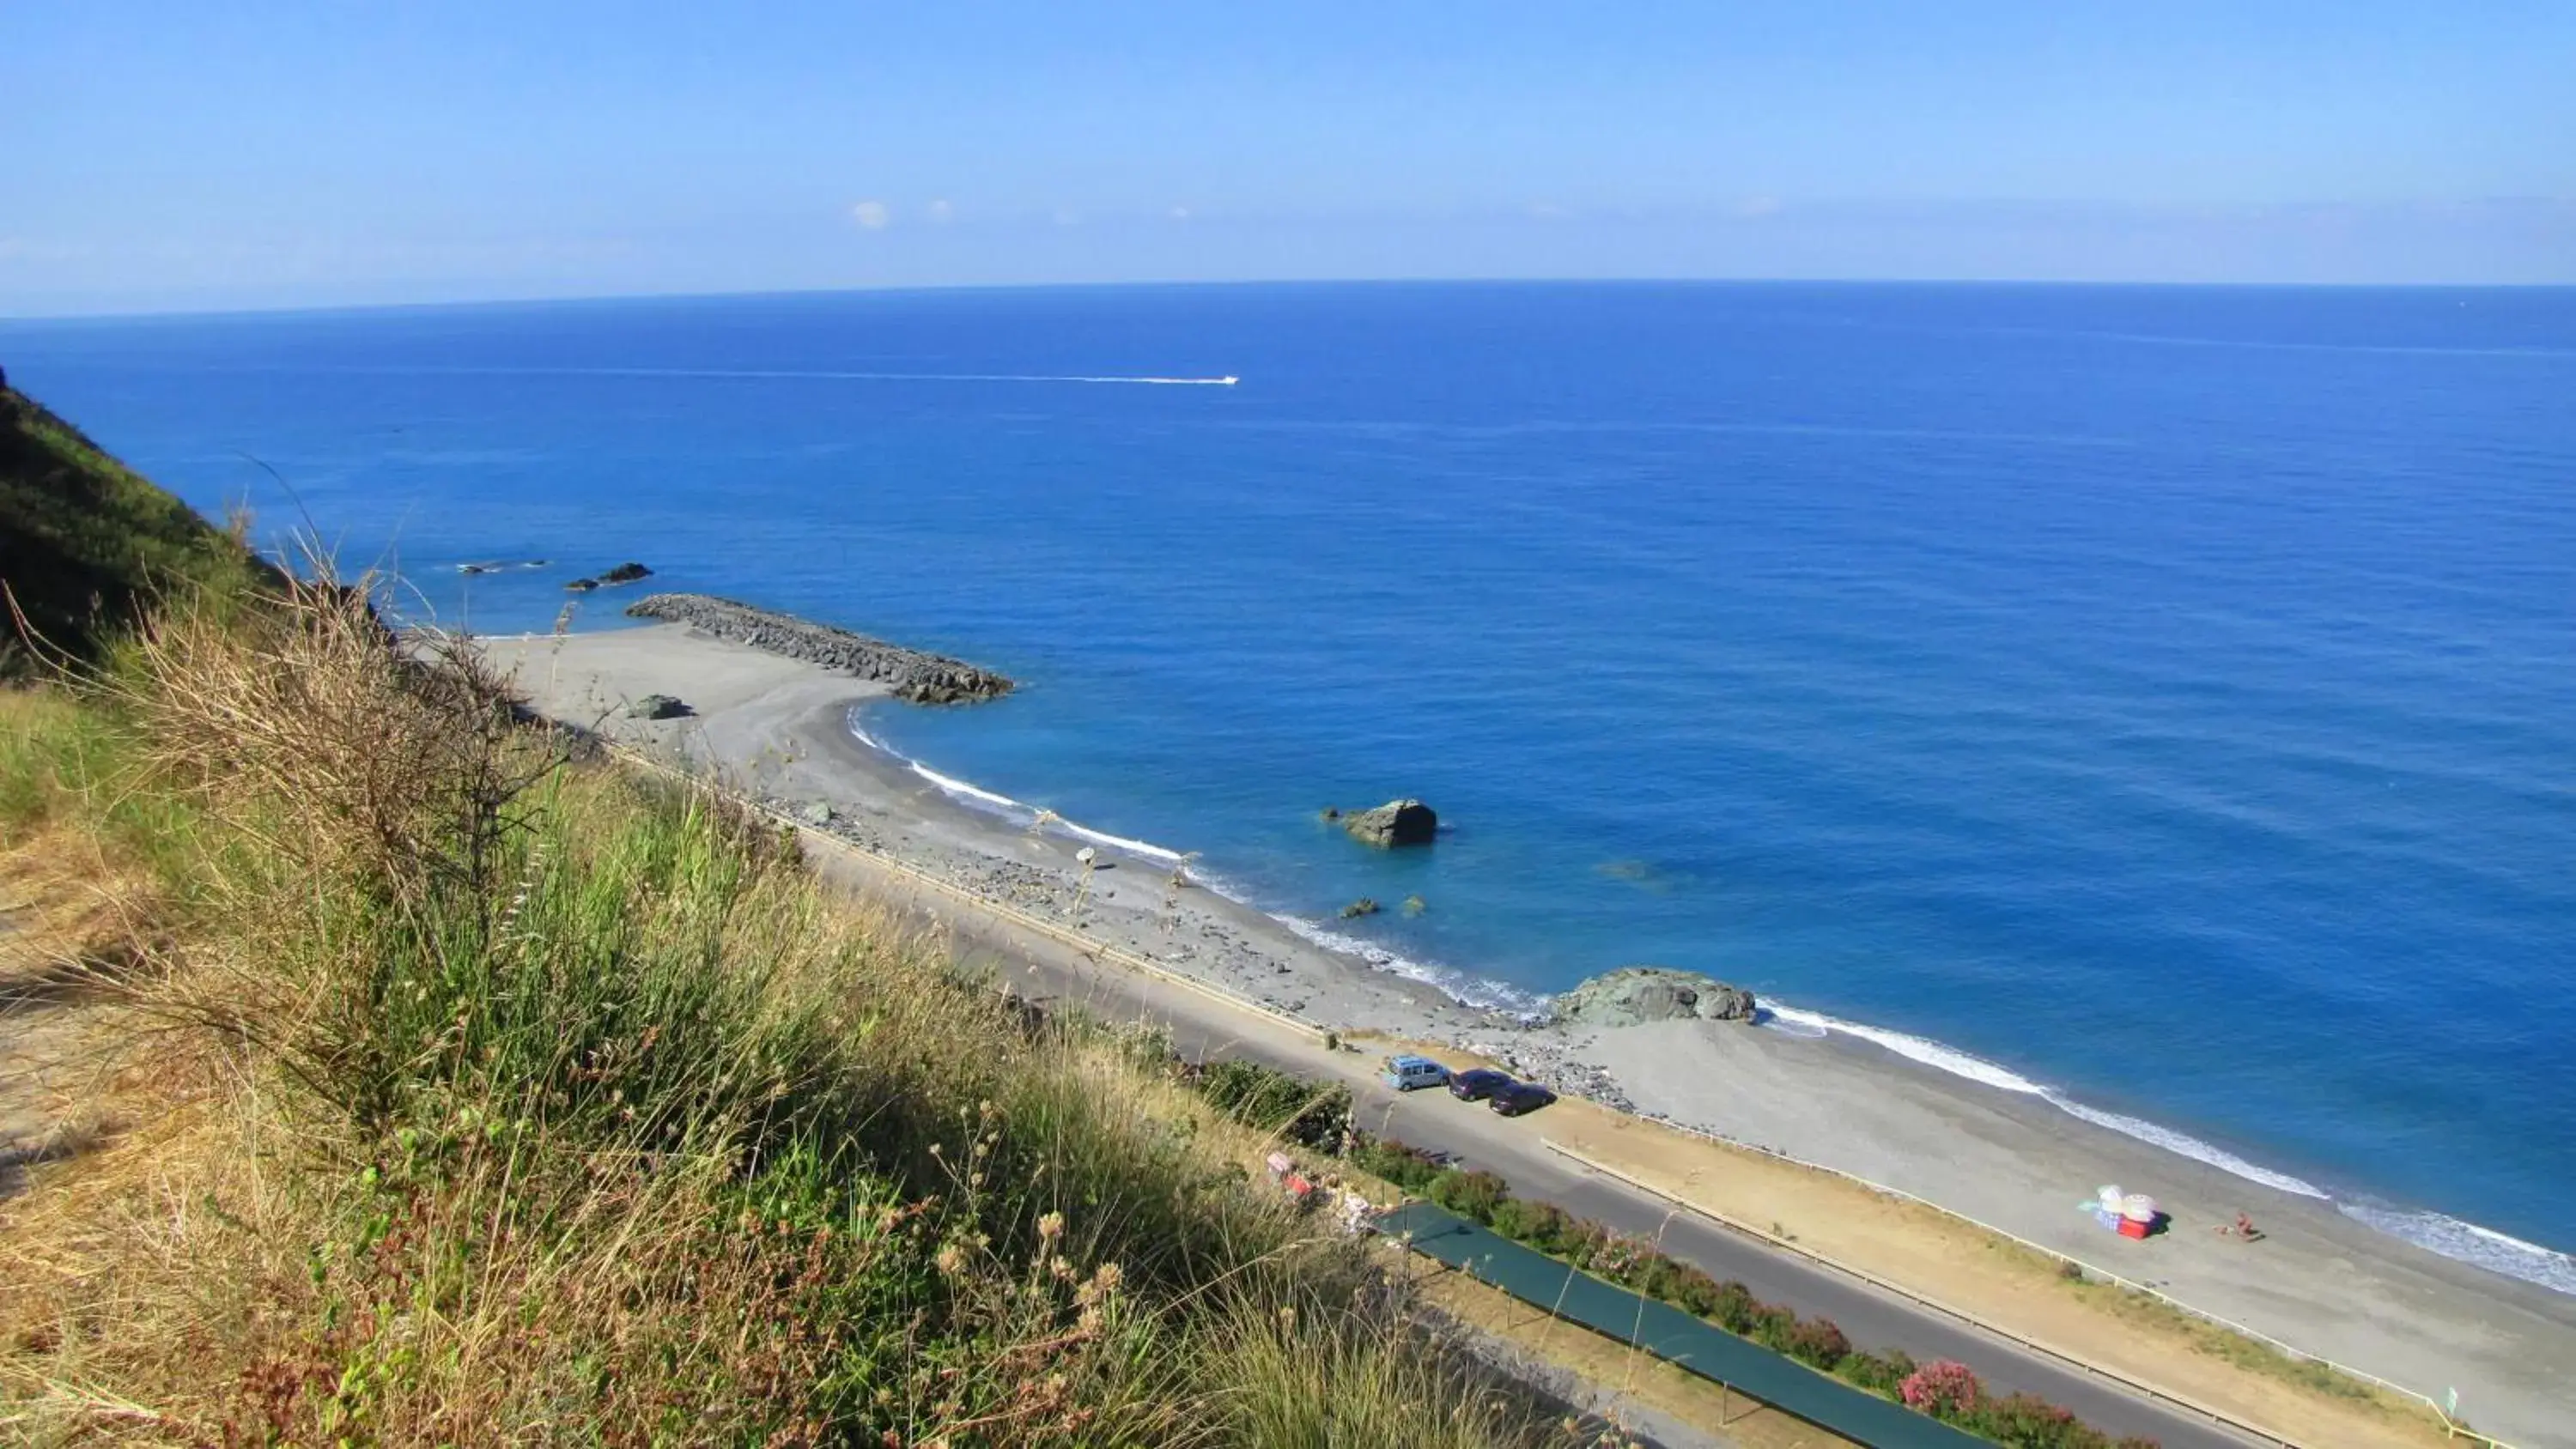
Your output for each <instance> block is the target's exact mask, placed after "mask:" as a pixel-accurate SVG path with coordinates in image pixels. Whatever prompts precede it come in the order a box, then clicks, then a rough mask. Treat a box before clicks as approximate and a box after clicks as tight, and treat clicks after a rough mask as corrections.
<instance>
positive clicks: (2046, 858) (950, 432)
mask: <svg viewBox="0 0 2576 1449" xmlns="http://www.w3.org/2000/svg"><path fill="white" fill-rule="evenodd" d="M0 364H5V365H6V366H7V367H8V369H9V371H10V376H11V378H12V380H13V381H15V382H17V383H19V384H20V385H21V386H24V387H26V388H27V389H28V390H30V391H32V392H34V393H36V394H38V395H39V396H42V397H44V398H46V399H47V400H48V401H50V402H52V403H54V404H55V405H56V406H57V407H58V408H60V409H62V410H63V411H65V412H66V413H68V414H70V415H71V416H73V417H75V418H76V419H78V420H79V421H80V422H82V423H83V424H84V425H86V426H87V427H88V428H89V429H90V430H91V431H92V432H93V433H94V434H95V435H96V436H97V437H98V438H99V440H100V441H101V442H103V443H105V444H106V445H108V446H110V447H111V448H114V449H116V450H118V451H120V452H122V453H123V454H124V455H126V456H127V457H128V458H129V459H131V460H132V461H133V462H134V463H136V464H137V466H139V467H141V468H143V469H144V470H146V471H147V472H149V473H151V474H152V475H153V476H155V477H156V478H159V479H161V480H163V481H165V482H168V483H170V484H171V485H172V486H174V487H176V488H178V489H179V490H180V491H181V492H182V493H183V494H185V495H186V496H188V497H189V498H190V499H191V500H192V501H195V502H197V503H199V504H200V505H202V506H206V507H209V508H212V507H218V506H220V505H222V504H223V503H225V502H226V501H228V500H231V499H233V498H235V497H238V496H247V497H248V498H249V499H250V500H251V501H252V502H253V503H254V504H255V505H256V506H257V507H258V509H259V510H260V513H261V516H262V517H263V519H264V520H266V522H267V523H269V524H271V525H278V524H284V523H287V522H290V521H292V520H293V519H295V518H296V517H297V516H298V510H299V509H300V510H301V512H302V513H303V514H305V515H309V516H310V517H311V518H312V519H313V520H314V522H315V523H316V524H317V525H318V526H319V527H321V528H322V529H323V531H324V532H325V533H326V534H327V535H329V536H330V537H331V538H332V539H333V540H334V541H335V542H337V543H338V545H339V546H340V549H341V551H342V553H343V556H344V557H347V558H352V559H357V560H365V559H370V558H377V557H383V558H385V559H387V560H390V561H396V562H398V563H399V564H400V565H401V566H402V567H403V568H404V569H405V570H406V571H407V573H408V576H409V577H410V578H411V579H412V580H413V582H414V583H415V585H416V587H417V588H418V590H419V594H418V597H417V599H416V600H415V606H416V607H425V608H430V609H434V610H436V611H437V612H438V613H440V614H441V615H442V616H443V617H445V618H447V619H448V620H449V621H451V622H454V621H458V620H466V621H470V622H471V623H472V624H474V625H476V626H478V627H483V628H487V629H492V630H519V629H529V628H543V627H546V626H547V625H548V624H550V623H551V622H552V620H553V618H554V616H555V613H556V611H557V610H558V609H559V608H560V607H561V606H562V605H563V603H564V601H565V598H566V595H565V594H564V593H563V592H562V588H561V584H562V581H563V579H564V578H566V577H569V576H570V575H571V574H572V573H574V572H588V571H593V570H596V569H598V568H601V567H605V566H606V565H608V564H611V563H614V562H616V561H618V560H620V559H624V558H628V557H633V558H639V559H643V560H645V561H647V562H649V563H651V564H653V565H654V566H655V567H656V569H657V570H659V571H660V577H659V578H658V579H657V580H656V583H657V584H658V585H667V586H670V587H675V588H692V589H706V590H709V591H713V592H720V593H726V594H732V595H735V596H739V597H742V598H746V599H750V600H753V601H755V602H759V603H763V604H768V605H773V606H777V607H781V608H787V609H792V610H796V611H799V612H804V613H808V614H812V615H814V616H816V617H818V618H824V619H828V620H831V621H833V622H837V623H842V624H847V625H850V626H853V627H857V628H861V629H865V630H869V631H872V632H877V633H881V634H884V635H887V636H889V637H892V638H897V639H901V640H904V641H906V642H910V643H918V644H923V645H928V646H932V647H937V648H943V649H947V650H950V651H953V652H955V653H958V654H961V655H963V656H965V657H967V658H970V659H974V660H976V661H977V662H980V663H987V664H992V665H995V666H997V667H1000V668H1002V669H1005V670H1007V671H1009V672H1010V673H1012V674H1014V675H1016V676H1018V677H1020V678H1022V679H1023V680H1025V681H1026V682H1027V684H1026V688H1025V689H1024V690H1023V691H1022V692H1021V693H1020V694H1018V695H1016V696H1014V697H1013V698H1011V699H1010V700H1008V701H1005V702H1003V703H1001V704H999V705H996V706H992V707H988V708H982V709H977V710H972V711H959V712H923V711H895V712H881V713H879V714H878V715H876V716H874V717H873V718H872V720H871V722H870V725H869V727H870V729H871V730H872V731H875V732H878V733H880V734H882V735H883V736H884V738H885V742H886V743H887V744H889V745H890V746H891V747H893V748H896V749H898V750H900V751H902V752H903V753H906V754H908V755H911V756H913V757H914V758H916V759H918V760H920V761H922V762H923V763H924V765H925V766H927V767H928V768H930V769H932V770H935V771H937V772H939V773H941V774H943V775H946V776H948V777H951V778H953V779H956V780H959V781H968V782H973V783H975V784H976V785H978V786H979V787H981V788H983V789H986V790H989V791H992V792H996V793H1000V794H1003V795H1007V796H1010V797H1013V798H1015V799H1018V800H1021V801H1025V802H1030V803H1032V804H1043V805H1046V806H1049V807H1051V808H1054V809H1056V810H1058V811H1060V812H1062V813H1063V814H1065V815H1067V816H1069V817H1071V818H1074V819H1076V820H1080V821H1082V822H1084V823H1085V824H1087V825H1089V826H1092V827H1094V828H1097V829H1099V830H1102V831H1106V832H1111V833H1114V834H1117V835H1120V836H1124V837H1131V838H1135V839H1139V840H1144V841H1151V842H1156V843H1159V844H1161V845H1164V846H1167V847H1170V848H1174V849H1185V850H1193V851H1199V852H1202V853H1203V854H1204V859H1205V862H1206V865H1207V868H1208V869H1210V870H1212V871H1213V872H1214V873H1215V874H1216V876H1218V877H1219V878H1221V879H1222V880H1223V881H1224V882H1225V883H1226V884H1227V886H1228V887H1229V888H1230V889H1233V890H1235V891H1237V892H1239V893H1241V894H1243V895H1245V896H1247V897H1248V898H1251V899H1253V900H1255V901H1257V902H1259V903H1261V904H1263V905H1264V906H1266V907H1268V908H1270V909H1273V910H1276V911H1278V912H1280V913H1282V914H1283V915H1286V916H1290V917H1293V918H1296V919H1298V920H1300V921H1301V922H1305V923H1308V924H1309V925H1310V926H1311V925H1313V924H1315V923H1319V922H1321V921H1322V920H1324V919H1325V918H1326V917H1328V916H1329V915H1330V913H1331V911H1332V909H1333V908H1334V907H1336V906H1338V905H1339V904H1340V903H1341V902H1343V901H1346V900H1348V899H1350V898H1352V897H1354V896H1358V895H1372V896H1375V897H1378V898H1379V899H1381V900H1390V901H1391V900H1398V899H1401V898H1402V897H1404V896H1406V895H1408V894H1414V893H1419V894H1421V895H1422V896H1423V897H1424V898H1425V899H1426V901H1428V902H1429V905H1430V909H1429V910H1427V911H1426V912H1425V913H1424V914H1423V915H1421V916H1420V917H1419V918H1418V919H1407V918H1404V917H1401V916H1399V915H1395V914H1393V913H1389V914H1387V915H1384V916H1380V917H1376V918H1372V919H1370V920H1368V921H1365V922H1361V923H1357V924H1356V925H1353V926H1351V927H1348V928H1347V929H1348V931H1349V933H1350V935H1351V936H1353V937H1355V938H1357V939H1358V940H1359V941H1360V942H1361V943H1363V944H1365V945H1367V946H1369V947H1371V948H1373V949H1376V950H1379V951H1382V952H1385V953H1388V954H1389V955H1390V957H1392V958H1394V960H1393V961H1392V962H1391V964H1394V965H1397V966H1400V967H1403V968H1404V969H1412V970H1417V971H1420V972H1422V973H1425V974H1430V975H1434V976H1435V977H1437V978H1439V979H1442V980H1444V981H1446V982H1448V983H1450V984H1451V985H1453V986H1454V987H1455V988H1456V989H1459V990H1461V991H1462V992H1467V993H1470V994H1475V995H1479V996H1482V997H1486V998H1489V999H1494V1000H1499V1001H1506V1002H1510V1001H1519V1000H1523V999H1526V998H1529V997H1532V996H1535V995H1538V994H1543V993H1545V992H1547V991H1550V990H1554V989H1559V988H1561V987H1563V986H1565V985H1568V984H1570V983H1571V982H1573V981H1574V980H1576V979H1578V978H1580V977H1582V976H1586V975H1590V974H1593V973H1595V972H1597V971H1600V970H1603V969H1607V968H1608V967H1611V966H1616V965H1621V964H1627V963H1633V962H1640V961H1654V962H1664V963H1669V964H1675V965H1685V966H1691V967H1697V968H1702V969H1706V970H1708V971H1711V972H1713V973H1715V974H1718V975H1721V976H1724V977H1727V978H1729V979H1732V980H1736V981H1739V982H1742V983H1744V984H1747V985H1750V986H1752V987H1754V988H1755V989H1756V990H1758V991H1761V992H1763V993H1765V994H1766V995H1767V996H1770V997H1773V998H1775V999H1777V1000H1779V1001H1781V1002H1783V1003H1785V1004H1786V1005H1787V1006H1788V1007H1789V1008H1790V1010H1789V1012H1788V1013H1787V1014H1788V1017H1789V1019H1791V1020H1793V1021H1794V1020H1802V1019H1803V1020H1809V1021H1818V1020H1838V1021H1841V1022H1844V1023H1866V1024H1868V1026H1869V1027H1870V1028H1872V1029H1875V1030H1876V1031H1878V1032H1879V1033H1880V1036H1881V1040H1882V1041H1883V1042H1884V1043H1885V1044H1888V1045H1890V1046H1891V1047H1893V1048H1895V1049H1899V1050H1903V1051H1906V1052H1908V1053H1909V1054H1912V1055H1915V1056H1917V1057H1918V1058H1921V1059H1926V1060H1929V1061H1932V1062H1933V1063H1934V1064H1935V1065H1940V1066H1944V1067H1946V1068H1948V1069H1950V1070H1954V1071H1958V1072H1961V1073H1963V1074H1966V1075H1970V1076H1974V1077H1977V1078H1979V1079H1981V1080H1984V1081H1987V1082H1988V1083H1989V1084H1990V1085H1995V1086H1998V1087H2000V1088H2003V1089H2007V1090H2043V1089H2044V1090H2047V1091H2049V1092H2050V1093H2051V1094H2052V1095H2053V1096H2054V1097H2056V1098H2057V1099H2058V1100H2060V1101H2061V1103H2062V1104H2064V1105H2068V1106H2069V1107H2070V1110H2078V1111H2080V1112H2084V1113H2089V1114H2091V1115H2093V1116H2095V1117H2096V1118H2097V1119H2102V1118H2112V1119H2116V1120H2114V1121H2113V1124H2112V1125H2119V1126H2122V1127H2123V1128H2124V1130H2131V1131H2136V1132H2140V1133H2142V1134H2146V1135H2161V1136H2162V1138H2163V1139H2164V1140H2167V1141H2168V1142H2169V1144H2170V1145H2174V1146H2176V1147H2177V1148H2178V1149H2181V1150H2187V1151H2191V1152H2194V1153H2195V1154H2196V1155H2201V1156H2209V1157H2225V1158H2227V1159H2229V1160H2230V1161H2233V1162H2234V1163H2235V1164H2236V1165H2237V1166H2238V1168H2239V1169H2240V1170H2244V1171H2248V1172H2249V1173H2259V1174H2261V1175H2263V1176H2265V1177H2267V1178H2268V1179H2269V1180H2273V1181H2275V1182H2276V1183H2280V1184H2285V1185H2293V1186H2294V1187H2299V1188H2306V1189H2309V1190H2314V1191H2319V1192H2325V1193H2331V1194H2333V1195H2334V1196H2335V1197H2336V1198H2337V1200H2338V1201H2339V1202H2340V1203H2341V1204H2343V1205H2344V1206H2345V1208H2346V1210H2347V1211H2351V1212H2355V1213H2356V1214H2361V1215H2365V1216H2371V1217H2372V1218H2373V1220H2374V1221H2378V1222H2380V1223H2381V1224H2382V1225H2383V1226H2386V1227H2388V1228H2390V1229H2391V1230H2392V1231H2398V1232H2402V1233H2405V1234H2406V1235H2408V1236H2411V1237H2415V1238H2417V1239H2418V1240H2420V1241H2429V1242H2433V1243H2435V1244H2436V1245H2438V1246H2441V1247H2443V1248H2444V1249H2445V1250H2446V1251H2450V1252H2453V1253H2454V1254H2456V1255H2459V1256H2463V1257H2468V1258H2472V1259H2474V1260H2478V1261H2483V1262H2487V1263H2489V1264H2490V1265H2492V1266H2496V1267H2499V1268H2501V1269H2504V1270H2506V1271H2513V1272H2516V1273H2518V1274H2520V1275H2522V1276H2525V1277H2532V1278H2535V1279H2538V1280H2540V1281H2547V1282H2552V1283H2554V1284H2556V1285H2557V1286H2560V1287H2562V1288H2568V1289H2570V1290H2571V1291H2576V1265H2571V1264H2569V1263H2568V1262H2567V1261H2566V1260H2565V1259H2564V1258H2561V1257H2559V1256H2557V1255H2556V1254H2554V1253H2549V1252H2543V1251H2538V1250H2536V1249H2534V1248H2530V1247H2526V1246H2522V1245H2519V1244H2518V1242H2517V1241H2516V1240H2527V1242H2528V1243H2530V1244H2546V1245H2550V1246H2551V1247H2556V1248H2565V1247H2576V1203H2572V1202H2571V1201H2570V1200H2569V1198H2568V1197H2567V1195H2566V1188H2567V1185H2568V1184H2569V1183H2571V1182H2576V1091H2571V1090H2570V1088H2571V1085H2576V1074H2571V1069H2570V1068H2569V1066H2568V1062H2569V1060H2570V1056H2571V1049H2576V999H2571V994H2570V992H2569V990H2568V985H2567V982H2568V977H2567V971H2568V948H2569V945H2570V942H2571V937H2576V930H2571V927H2576V875H2571V873H2570V871H2569V869H2568V862H2569V861H2570V859H2571V857H2576V849H2571V847H2576V770H2571V765H2576V608H2571V606H2572V605H2576V490H2571V483H2576V408H2571V407H2569V405H2568V402H2567V400H2568V399H2569V398H2571V397H2576V293H2569V292H2565V291H2474V292H2444V291H2387V292H2375V291H2301V290H2266V289H2212V290H2193V289H2110V288H2101V289H2094V288H2010V287H1968V286H1958V287H1858V286H1854V287H1811V286H1745V287H1729V286H1643V285H1619V286H1541V285H1527V286H1414V285H1402V286H1397V285H1388V286H1340V287H1239V288H1173V289H1069V290H1054V291H1020V292H961V293H944V294H882V295H844V296H828V297H783V298H759V299H727V300H692V301H652V302H621V303H585V304H562V305H553V306H514V307H492V308H442V309H426V310H415V311H385V312H368V313H341V314H314V315H304V316H287V317H263V318H231V319H146V320H134V321H118V322H89V323H45V324H37V323H0ZM1229 374H1232V375H1239V376H1240V377H1241V379H1242V380H1241V382H1240V383H1239V384H1238V385H1236V386H1232V387H1224V386H1204V385H1174V384H1172V383H1170V382H1168V381H1161V382H1157V381H1146V380H1145V379H1177V378H1207V377H1219V376H1224V375H1229ZM1120 379H1136V380H1120ZM254 458H255V459H257V460H258V463H259V464H265V465H266V466H267V467H269V468H274V469H275V470H276V473H277V474H278V475H279V477H282V478H283V479H284V480H285V482H286V483H287V484H289V485H291V488H292V492H291V494H290V493H289V492H288V491H287V489H285V488H283V487H281V486H280V484H279V483H278V482H277V481H276V480H275V479H272V478H271V477H270V476H269V474H268V473H267V472H265V471H264V470H263V469H262V468H261V467H260V466H258V465H256V464H254V463H253V462H252V461H251V460H252V459H254ZM534 558H545V559H548V560H551V561H552V562H550V563H549V565H548V566H546V567H544V568H538V569H529V570H524V571H518V572H510V573H503V574H496V575H488V576H482V577H476V578H471V579H466V578H461V577H460V576H459V575H458V574H457V573H456V571H455V566H456V565H457V564H459V563H462V562H467V561H474V560H485V559H534ZM612 604H613V600H611V599H609V598H607V597H606V596H601V597H600V598H597V599H594V600H593V601H591V602H589V603H586V604H585V605H584V606H583V607H584V609H585V611H586V612H585V615H584V622H585V623H586V624H587V623H608V622H612V620H610V619H606V618H601V617H599V616H600V615H602V614H605V613H607V612H608V611H609V608H610V606H611V605H612ZM1396 794H1418V795H1421V796H1423V797H1425V798H1427V799H1429V800H1431V801H1432V802H1433V803H1434V804H1435V805H1437V806H1438V807H1439V808H1440V810H1441V812H1442V815H1443V818H1444V820H1445V821H1446V822H1447V824H1448V829H1447V831H1446V833H1445V834H1444V835H1443V837H1442V839H1441V840H1440V842H1439V843H1438V844H1437V845H1436V846H1435V847H1434V848H1432V849H1430V850H1428V851H1426V852H1421V853H1416V854H1399V855H1393V856H1384V857H1381V856H1376V855H1371V854H1368V853H1365V852H1361V851H1357V850H1355V849H1353V848H1351V847H1350V846H1349V845H1348V844H1347V843H1346V842H1344V841H1342V840H1341V839H1340V838H1339V837H1338V836H1337V835H1336V834H1335V833H1334V832H1333V831H1332V830H1330V829H1329V828H1326V827H1323V826H1322V825H1320V824H1319V823H1318V821H1317V820H1316V818H1315V814H1316V811H1317V810H1318V808H1319V807H1321V806H1324V805H1327V804H1333V805H1340V806H1344V807H1349V806H1355V805H1362V804H1369V803H1375V802H1376V801H1379V800H1383V799H1385V798H1387V797H1389V796H1392V795H1396ZM1936 1044H1937V1045H1936ZM2150 1124H2153V1125H2150ZM2470 1223H2477V1224H2483V1225H2485V1226H2486V1228H2487V1229H2491V1230H2493V1231H2492V1232H2481V1231H2480V1230H2477V1229H2472V1228H2471V1227H2469V1226H2468V1224H2470ZM2496 1234H2502V1235H2506V1236H2501V1237H2500V1236H2496Z"/></svg>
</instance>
